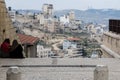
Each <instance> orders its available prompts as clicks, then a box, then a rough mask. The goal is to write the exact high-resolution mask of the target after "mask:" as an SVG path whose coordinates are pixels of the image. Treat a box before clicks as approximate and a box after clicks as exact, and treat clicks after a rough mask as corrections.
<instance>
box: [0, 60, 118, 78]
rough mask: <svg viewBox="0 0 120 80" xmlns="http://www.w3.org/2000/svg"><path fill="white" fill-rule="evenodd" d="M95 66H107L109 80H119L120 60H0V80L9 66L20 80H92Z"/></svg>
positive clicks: (4, 76)
mask: <svg viewBox="0 0 120 80" xmlns="http://www.w3.org/2000/svg"><path fill="white" fill-rule="evenodd" d="M96 65H107V66H108V69H109V80H120V79H119V78H120V59H116V58H42V59H41V58H25V59H0V80H6V72H7V70H8V68H9V67H10V66H18V67H19V68H20V71H21V73H22V80H94V79H93V77H94V76H93V75H94V69H95V66H96Z"/></svg>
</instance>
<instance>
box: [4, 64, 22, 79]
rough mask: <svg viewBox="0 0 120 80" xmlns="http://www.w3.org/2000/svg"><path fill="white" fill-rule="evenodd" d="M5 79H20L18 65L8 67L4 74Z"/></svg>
mask: <svg viewBox="0 0 120 80" xmlns="http://www.w3.org/2000/svg"><path fill="white" fill-rule="evenodd" d="M6 80H21V72H20V70H19V68H18V67H16V66H15V67H10V68H9V69H8V71H7V74H6Z"/></svg>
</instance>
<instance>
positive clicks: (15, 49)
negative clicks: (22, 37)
mask: <svg viewBox="0 0 120 80" xmlns="http://www.w3.org/2000/svg"><path fill="white" fill-rule="evenodd" d="M22 52H23V48H22V46H21V45H20V44H18V42H17V40H14V41H13V43H12V46H11V50H10V58H24V56H23V53H22Z"/></svg>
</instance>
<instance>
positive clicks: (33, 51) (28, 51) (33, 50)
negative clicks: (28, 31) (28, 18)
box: [17, 34, 39, 58]
mask: <svg viewBox="0 0 120 80" xmlns="http://www.w3.org/2000/svg"><path fill="white" fill-rule="evenodd" d="M17 35H18V37H19V39H20V42H21V44H22V46H23V48H24V52H25V56H26V57H27V58H32V57H37V43H38V42H39V38H37V37H33V36H29V35H24V34H17Z"/></svg>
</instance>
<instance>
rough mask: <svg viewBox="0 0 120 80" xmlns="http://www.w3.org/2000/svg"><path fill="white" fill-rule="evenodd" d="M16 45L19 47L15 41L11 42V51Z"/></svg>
mask: <svg viewBox="0 0 120 80" xmlns="http://www.w3.org/2000/svg"><path fill="white" fill-rule="evenodd" d="M18 45H19V44H18V41H17V40H13V42H12V47H11V50H14V49H15V48H16V47H17V46H18Z"/></svg>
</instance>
